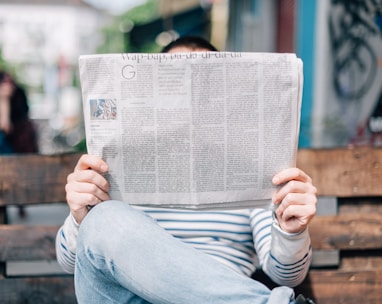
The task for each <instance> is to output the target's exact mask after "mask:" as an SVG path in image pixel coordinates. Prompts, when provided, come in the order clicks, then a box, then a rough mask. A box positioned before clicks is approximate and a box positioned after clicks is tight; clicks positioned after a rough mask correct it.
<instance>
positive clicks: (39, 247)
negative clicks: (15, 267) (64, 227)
mask: <svg viewBox="0 0 382 304" xmlns="http://www.w3.org/2000/svg"><path fill="white" fill-rule="evenodd" d="M57 231H58V226H23V225H0V261H17V260H19V261H20V260H21V261H28V260H54V259H56V252H55V237H56V233H57Z"/></svg>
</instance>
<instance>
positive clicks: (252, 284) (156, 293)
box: [75, 201, 294, 304]
mask: <svg viewBox="0 0 382 304" xmlns="http://www.w3.org/2000/svg"><path fill="white" fill-rule="evenodd" d="M75 288H76V295H77V299H78V302H79V303H86V304H88V303H92V304H93V303H102V304H107V303H118V304H121V303H134V304H137V303H142V304H143V303H174V304H186V303H187V304H209V303H213V304H215V303H234V304H242V303H246V304H258V303H264V304H265V303H275V304H283V303H285V304H290V303H294V300H293V297H294V292H293V290H292V289H291V288H288V287H278V288H275V289H273V290H272V291H271V290H269V289H268V288H267V287H266V286H264V285H263V284H261V283H259V282H257V281H255V280H253V279H251V278H249V277H246V276H244V275H242V274H238V273H236V272H235V271H233V270H231V269H230V268H229V267H227V266H225V265H223V264H221V263H219V262H218V261H215V260H214V259H213V258H212V257H210V256H208V255H207V254H204V253H202V252H200V251H198V250H196V249H194V248H193V247H191V246H190V245H187V244H185V243H183V242H182V241H181V240H179V239H177V238H175V237H173V236H172V235H170V234H169V233H168V232H166V231H165V230H164V229H163V228H161V227H160V226H159V225H158V224H157V223H156V221H155V220H153V219H152V218H151V217H149V216H148V215H146V214H145V213H144V212H142V211H140V210H136V209H134V208H132V207H131V206H129V205H128V204H127V203H124V202H119V201H107V202H103V203H102V204H99V205H97V206H96V207H94V208H93V209H92V210H91V211H90V212H89V214H88V215H87V216H86V218H85V219H84V221H83V222H82V224H81V227H80V231H79V235H78V243H77V260H76V267H75Z"/></svg>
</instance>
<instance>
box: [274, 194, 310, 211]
mask: <svg viewBox="0 0 382 304" xmlns="http://www.w3.org/2000/svg"><path fill="white" fill-rule="evenodd" d="M316 204H317V197H316V196H315V195H314V194H312V193H288V194H287V195H286V196H285V197H284V199H283V200H282V201H281V203H280V204H279V206H278V207H277V209H276V214H278V215H280V216H282V214H283V213H284V212H285V210H286V209H288V208H289V207H291V206H294V207H293V210H294V209H295V208H302V209H303V208H304V207H305V206H307V205H310V206H313V209H316ZM296 215H298V214H296Z"/></svg>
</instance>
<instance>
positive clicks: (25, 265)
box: [0, 154, 79, 304]
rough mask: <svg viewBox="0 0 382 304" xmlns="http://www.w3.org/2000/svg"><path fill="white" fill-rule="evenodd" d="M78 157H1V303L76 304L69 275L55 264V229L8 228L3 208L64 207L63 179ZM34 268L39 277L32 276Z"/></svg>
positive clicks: (29, 226) (35, 227)
mask: <svg viewBox="0 0 382 304" xmlns="http://www.w3.org/2000/svg"><path fill="white" fill-rule="evenodd" d="M78 158H79V155H78V154H65V155H55V156H43V155H17V156H16V155H15V156H1V157H0V303H36V304H37V303H39V304H45V303H47V304H53V303H57V304H58V303H60V304H66V303H67V304H69V303H76V299H75V296H74V285H73V276H72V275H68V274H65V273H64V272H63V271H61V270H60V268H59V267H58V265H56V254H55V235H56V233H57V230H58V224H57V225H33V226H31V225H9V224H7V222H8V221H7V212H6V211H7V210H6V209H7V208H9V206H26V205H36V206H37V205H42V204H49V205H52V204H57V203H65V188H64V187H65V183H66V176H67V175H68V173H70V172H72V171H73V168H74V166H75V163H76V162H77V160H78ZM26 212H27V216H28V210H26ZM15 266H17V267H16V269H18V271H17V272H16V273H15V271H14V269H15ZM36 268H37V270H38V269H41V272H37V273H35V272H36V271H34V273H31V271H30V269H36Z"/></svg>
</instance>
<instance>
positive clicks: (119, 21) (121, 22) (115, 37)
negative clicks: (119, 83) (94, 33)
mask: <svg viewBox="0 0 382 304" xmlns="http://www.w3.org/2000/svg"><path fill="white" fill-rule="evenodd" d="M158 3H159V1H157V0H147V1H146V2H145V3H144V4H142V5H139V6H136V7H134V8H132V9H131V10H128V11H127V12H126V13H124V14H122V15H120V16H116V17H115V18H114V19H113V20H112V22H111V23H110V24H108V25H107V26H105V27H104V28H103V29H102V36H103V43H102V44H101V45H100V46H99V47H98V49H97V52H98V53H123V52H131V51H134V52H157V51H158V50H159V47H158V46H157V45H156V44H155V42H152V43H150V44H148V45H145V46H144V47H142V48H141V49H139V50H136V49H134V50H133V48H132V47H131V45H130V43H129V39H128V32H129V31H130V30H131V28H132V27H133V26H134V25H135V24H143V23H146V22H150V21H152V20H154V19H156V18H158V17H159V7H158Z"/></svg>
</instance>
